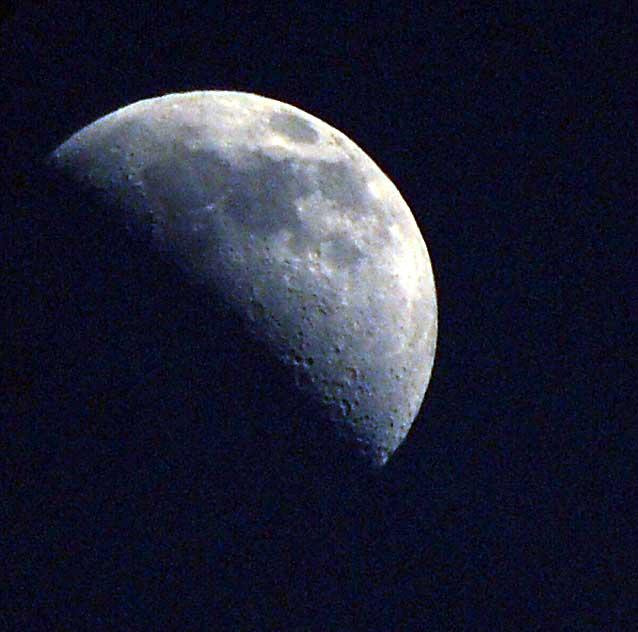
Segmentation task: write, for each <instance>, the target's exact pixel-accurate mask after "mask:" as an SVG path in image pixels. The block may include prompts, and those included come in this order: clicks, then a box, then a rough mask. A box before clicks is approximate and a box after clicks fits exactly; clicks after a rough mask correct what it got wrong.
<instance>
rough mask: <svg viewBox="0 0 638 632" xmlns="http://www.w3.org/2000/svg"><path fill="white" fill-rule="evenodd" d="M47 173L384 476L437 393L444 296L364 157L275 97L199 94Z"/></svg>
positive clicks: (132, 108)
mask: <svg viewBox="0 0 638 632" xmlns="http://www.w3.org/2000/svg"><path fill="white" fill-rule="evenodd" d="M51 163H52V165H53V166H54V168H55V169H56V170H58V171H59V172H60V173H63V174H65V175H66V176H68V177H70V179H71V180H73V181H76V182H77V183H78V185H79V186H82V187H87V188H91V189H94V190H98V191H100V192H101V194H102V195H103V196H106V197H107V198H108V200H109V206H110V208H112V209H113V213H115V214H116V215H118V216H119V219H120V220H121V222H123V223H125V224H126V225H127V226H138V227H140V228H142V229H143V230H145V231H147V232H149V233H150V235H151V242H152V244H153V247H154V248H155V249H157V251H158V252H160V253H162V254H163V255H166V256H167V257H168V258H169V259H170V260H171V261H172V262H174V264H175V265H176V266H178V267H179V268H180V269H181V270H183V271H184V272H185V274H186V275H188V276H190V277H191V278H192V279H193V281H194V282H197V283H198V284H200V285H201V284H203V285H204V286H205V287H206V288H209V289H210V292H211V294H214V295H215V296H217V297H219V299H220V300H221V301H223V303H224V304H225V305H227V306H228V307H229V308H230V309H231V310H232V311H233V312H234V313H236V314H238V315H239V316H240V317H241V318H242V320H243V321H244V322H245V323H246V335H247V336H250V337H253V338H254V339H255V340H259V341H260V343H263V344H264V345H265V348H266V349H267V350H268V353H269V355H270V356H271V357H272V358H273V359H275V360H276V362H277V363H279V364H281V366H282V367H288V368H289V369H290V374H291V376H292V378H291V384H290V387H291V389H294V390H295V392H297V393H300V394H301V395H302V396H303V397H307V398H309V399H312V400H313V401H314V402H318V403H319V405H320V406H321V408H322V410H323V412H324V414H325V416H326V418H327V419H328V420H329V422H330V425H331V427H332V428H333V429H334V432H335V436H337V437H343V438H344V441H345V440H347V441H348V443H349V444H351V445H353V446H355V449H356V451H357V452H358V454H359V456H363V457H364V459H365V460H366V462H368V463H369V464H370V465H371V466H381V465H383V464H384V463H386V461H387V460H388V458H389V457H390V456H391V455H392V453H393V452H394V451H395V450H396V449H397V447H398V446H399V445H400V444H401V442H402V441H403V440H404V439H405V437H406V435H407V433H408V431H409V429H410V427H411V425H412V423H413V420H414V419H415V417H416V415H417V413H418V411H419V409H420V407H421V404H422V401H423V398H424V395H425V391H426V388H427V385H428V382H429V379H430V374H431V370H432V365H433V361H434V352H435V346H436V336H437V305H436V292H435V286H434V279H433V274H432V267H431V264H430V259H429V256H428V251H427V248H426V245H425V243H424V240H423V237H422V235H421V232H420V230H419V228H418V226H417V223H416V221H415V219H414V217H413V215H412V213H411V211H410V209H409V208H408V206H407V204H406V202H405V201H404V200H403V198H402V197H401V195H400V193H399V192H398V190H397V189H396V187H395V186H394V185H393V184H392V182H391V181H390V180H389V178H388V177H387V176H386V175H385V174H384V173H383V172H382V171H381V170H380V169H379V167H378V166H377V165H376V164H375V163H374V162H373V161H372V160H371V159H370V158H369V157H368V156H367V155H366V154H365V153H364V152H363V151H362V150H361V149H360V148H359V147H358V146H357V145H356V144H355V143H353V142H352V141H351V140H350V139H348V138H347V137H346V136H345V135H343V134H342V133H340V132H339V131H337V130H336V129H334V128H332V127H331V126H329V125H327V124H326V123H324V122H322V121H321V120H319V119H317V118H315V117H313V116H311V115H309V114H307V113H305V112H303V111H302V110H299V109H298V108H295V107H293V106H290V105H287V104H284V103H281V102H279V101H276V100H273V99H269V98H265V97H261V96H257V95H254V94H248V93H242V92H231V91H197V92H189V93H182V94H169V95H166V96H162V97H158V98H153V99H147V100H143V101H139V102H137V103H134V104H132V105H129V106H127V107H123V108H121V109H119V110H117V111H115V112H113V113H111V114H109V115H107V116H104V117H103V118H100V119H99V120H97V121H95V122H94V123H92V124H90V125H88V126H87V127H85V128H83V129H82V130H80V131H79V132H77V133H76V134H74V135H73V136H72V137H71V138H70V139H69V140H67V141H66V142H65V143H63V144H62V145H61V146H60V147H58V148H57V149H56V150H55V151H54V152H53V154H52V156H51ZM211 362H214V358H211ZM211 423H214V422H213V421H211ZM266 423H267V421H266ZM308 423H312V420H308Z"/></svg>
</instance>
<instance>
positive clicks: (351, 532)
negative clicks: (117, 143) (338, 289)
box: [0, 2, 638, 630]
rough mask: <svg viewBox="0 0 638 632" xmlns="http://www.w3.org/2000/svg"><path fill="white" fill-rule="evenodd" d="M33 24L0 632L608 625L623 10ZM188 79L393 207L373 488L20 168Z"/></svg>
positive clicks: (631, 260) (257, 375) (13, 286)
mask: <svg viewBox="0 0 638 632" xmlns="http://www.w3.org/2000/svg"><path fill="white" fill-rule="evenodd" d="M43 4H45V5H46V6H40V7H39V8H38V7H37V6H36V5H33V6H29V4H28V3H20V6H19V7H18V8H17V9H14V10H13V11H12V10H11V7H10V6H9V7H8V9H5V10H4V11H5V13H4V16H3V18H2V23H0V59H1V60H2V63H1V70H0V90H1V91H2V99H1V100H0V127H1V131H2V141H3V149H2V156H1V158H0V160H1V162H0V167H1V168H2V177H3V180H4V182H3V185H2V194H1V195H2V227H1V228H2V240H3V255H4V260H3V272H2V275H3V280H4V282H3V286H4V289H3V296H2V299H3V301H2V303H3V308H4V310H5V316H6V324H5V326H4V328H3V333H5V336H4V337H5V339H6V340H5V343H3V345H4V349H6V350H7V351H8V353H7V354H6V355H5V353H4V350H3V364H4V365H5V368H6V369H8V379H7V380H6V381H5V382H4V383H3V384H4V385H3V387H2V400H3V409H6V412H7V414H6V415H4V421H3V426H2V427H3V435H4V437H3V445H2V462H3V464H4V465H5V466H6V467H3V469H5V471H6V472H7V474H8V477H7V478H6V480H7V483H6V485H4V484H3V488H2V490H3V496H4V499H3V503H2V504H3V507H4V510H3V515H2V518H1V520H2V527H3V530H4V532H5V536H3V538H2V541H3V548H5V549H6V551H5V554H4V556H5V559H7V560H8V566H9V567H10V571H9V573H8V574H7V575H6V576H5V577H4V579H3V584H4V587H3V589H2V592H3V594H4V596H5V597H6V601H5V604H4V605H3V608H2V610H0V623H2V625H4V624H5V621H6V626H5V627H7V629H22V630H24V629H36V628H33V627H29V628H27V627H25V625H26V623H25V622H26V621H27V620H30V621H32V622H33V621H37V622H38V623H37V624H36V625H37V626H41V627H42V629H48V630H51V629H59V627H60V626H62V625H67V626H70V629H159V628H162V629H241V628H243V629H351V628H354V629H370V630H390V629H393V630H399V629H402V630H404V629H406V630H407V629H419V630H425V629H434V630H439V629H441V630H443V629H455V630H463V629H470V630H483V629H485V630H493V629H556V630H588V629H591V630H594V629H595V630H599V629H629V627H631V621H632V620H633V619H634V618H635V617H634V616H633V615H632V613H631V610H632V608H633V606H634V601H633V599H632V598H631V591H632V583H633V588H635V584H636V583H637V581H638V579H637V576H636V574H633V575H632V574H631V565H630V556H631V554H632V550H631V547H630V546H629V544H628V542H629V538H630V537H631V535H632V531H634V530H635V522H636V520H635V518H636V516H635V513H633V511H632V502H635V499H634V497H635V493H636V488H635V485H636V456H637V454H636V445H637V440H636V439H637V437H636V424H635V417H636V408H635V406H634V405H633V400H634V399H635V398H634V393H633V391H634V390H635V381H634V380H633V379H631V377H630V374H629V370H630V368H631V365H633V363H634V354H631V355H630V354H629V351H628V349H629V345H630V342H631V337H632V336H635V329H636V326H635V325H636V323H635V309H636V302H635V299H636V277H635V258H636V257H635V248H634V242H635V234H636V224H635V222H636V220H635V216H634V209H635V207H636V202H637V195H636V188H635V185H634V186H633V188H632V182H635V167H634V168H633V169H627V168H625V167H624V165H625V164H626V161H627V158H628V157H630V155H631V154H635V150H636V109H635V108H636V90H635V85H636V84H635V83H633V84H632V81H635V78H636V77H635V70H634V68H635V66H636V50H635V45H634V42H635V39H634V33H633V25H634V19H635V15H634V16H632V14H631V11H630V10H629V8H628V5H627V7H623V5H622V3H613V6H614V7H615V8H613V9H606V10H604V11H603V10H600V9H599V10H592V9H591V8H590V7H587V6H586V5H584V4H582V5H575V4H574V5H571V4H564V3H556V5H557V6H556V7H554V8H549V7H545V6H543V5H542V4H541V3H537V5H536V6H537V9H536V10H531V11H523V10H520V9H513V8H508V7H501V8H498V9H485V10H478V9H471V8H467V9H465V8H463V7H462V6H461V7H459V6H458V5H459V4H460V5H463V4H464V3H447V4H438V3H437V4H436V6H435V7H429V6H420V5H421V4H423V5H425V4H426V3H383V5H381V7H379V8H377V7H374V6H371V5H369V4H368V3H365V5H366V6H365V8H363V7H362V8H360V9H357V10H356V11H352V10H350V9H349V8H347V3H331V2H322V3H306V4H305V5H299V6H298V7H296V8H295V7H292V6H288V7H287V9H286V10H285V11H279V10H278V9H277V8H276V7H274V6H271V5H270V3H265V4H264V5H263V6H260V8H255V9H254V10H247V9H242V10H240V9H239V8H238V6H235V4H234V3H217V2H198V3H190V4H186V3H183V4H171V5H170V6H167V7H166V8H164V7H163V6H161V5H160V3H150V2H136V3H130V6H128V5H124V4H122V5H120V4H118V3H104V4H100V5H98V4H97V3H86V2H68V3H55V2H52V3H43ZM598 4H600V5H601V6H602V5H603V3H598ZM132 7H133V8H132ZM632 85H633V90H632V89H631V86H632ZM194 89H233V90H243V91H248V92H255V93H257V94H262V95H264V96H268V97H272V98H276V99H278V100H281V101H285V102H288V103H291V104H293V105H295V106H298V107H300V108H302V109H304V110H306V111H308V112H310V113H311V114H314V115H315V116H318V117H319V118H321V119H323V120H325V121H326V122H328V123H330V124H331V125H333V126H334V127H336V128H338V129H339V130H341V131H343V132H344V133H346V134H347V135H348V136H350V137H351V138H352V139H353V140H354V141H355V142H356V143H357V144H359V145H360V146H361V147H362V148H363V149H364V150H365V151H366V152H367V153H368V154H369V155H370V156H372V157H373V159H374V160H375V161H376V162H377V163H378V164H379V165H380V167H381V168H382V169H383V170H384V171H385V172H386V173H387V174H388V175H389V176H390V178H391V179H392V180H393V181H394V182H395V184H396V185H397V187H398V188H399V190H400V191H401V192H402V194H403V196H404V197H405V199H406V200H407V202H408V204H409V205H410V207H411V208H412V210H413V212H414V214H415V217H416V218H417V221H418V223H419V225H420V227H421V230H422V232H423V234H424V237H425V240H426V243H427V244H428V248H429V251H430V256H431V259H432V262H433V266H434V271H435V278H436V283H437V289H438V298H439V310H440V311H439V319H440V320H439V323H440V325H439V344H438V351H437V356H436V362H435V366H434V371H433V377H432V380H431V383H430V387H429V389H428V392H427V394H426V400H425V403H424V405H423V408H422V410H421V412H420V414H419V416H418V417H417V419H416V421H415V424H414V426H413V428H412V430H411V432H410V434H409V436H408V438H407V440H406V442H405V443H404V445H403V446H402V447H401V448H400V449H399V450H398V451H397V453H396V454H395V456H394V458H393V459H392V460H391V462H390V463H389V464H388V465H387V467H386V468H385V469H384V470H383V471H382V472H381V473H379V474H376V475H368V474H364V473H361V472H359V471H357V470H356V469H354V470H353V469H352V468H350V467H349V466H348V464H347V463H344V462H343V459H341V458H337V457H335V456H334V455H333V457H332V461H330V460H327V461H325V462H321V463H318V462H315V461H314V460H313V457H311V456H310V455H312V449H311V447H312V444H313V439H312V437H309V436H305V437H304V440H303V441H302V440H301V437H300V435H301V434H303V433H302V432H301V430H300V429H299V428H294V427H293V428H287V429H282V427H281V426H280V425H274V426H273V427H270V426H267V425H266V426H264V424H261V423H259V420H263V418H264V417H268V414H269V410H270V409H269V406H271V405H272V402H273V401H275V400H277V401H278V402H279V401H284V402H285V401H287V394H286V390H285V383H283V385H282V382H281V381H280V382H278V381H277V380H278V376H277V374H276V371H275V369H274V368H273V367H268V366H267V365H266V364H265V360H263V359H260V357H259V355H258V350H257V349H254V347H252V346H251V345H249V344H248V343H247V342H246V341H245V340H243V339H242V337H241V332H240V331H239V330H237V329H236V328H234V325H233V323H232V322H231V321H229V320H228V318H227V317H226V316H224V315H223V314H220V313H217V312H215V309H217V308H216V307H214V306H210V305H208V304H207V303H206V298H205V297H203V296H202V295H201V294H199V293H198V292H197V290H196V289H192V288H191V289H188V288H183V287H182V284H181V283H180V279H179V278H177V277H175V276H174V274H173V272H172V271H171V270H170V269H167V268H164V267H162V263H161V262H157V261H151V260H150V259H149V257H148V256H147V254H146V253H145V252H144V251H143V249H142V248H138V246H139V244H135V243H130V241H128V240H127V239H126V238H125V236H123V235H121V234H119V233H118V232H117V228H116V227H113V226H110V225H109V224H108V218H104V217H102V216H96V215H95V213H94V214H93V216H92V215H91V212H92V211H91V210H90V209H87V208H86V207H83V206H82V203H81V201H80V200H74V198H73V196H72V194H71V193H70V192H67V191H65V190H64V189H63V188H61V187H60V186H59V184H58V183H53V182H51V181H50V180H48V179H47V178H46V177H44V172H43V171H42V167H41V165H40V162H39V161H40V160H41V159H42V158H43V157H44V156H45V155H46V154H47V153H48V152H50V151H51V150H52V149H53V148H55V147H56V146H57V145H58V144H60V143H61V142H62V141H64V140H65V139H66V138H67V137H68V136H69V135H70V134H71V133H73V132H75V131H77V130H78V129H79V128H81V127H82V126H84V125H86V124H88V123H90V122H92V121H93V120H95V119H96V118H99V117H100V116H103V115H104V114H107V113H109V112H111V111H113V110H115V109H117V108H119V107H121V106H123V105H126V104H129V103H132V102H134V101H137V100H139V99H142V98H148V97H154V96H159V95H162V94H165V93H170V92H178V91H188V90H194ZM157 279H162V282H161V283H157ZM211 310H212V311H211ZM211 314H215V316H214V317H211ZM7 334H8V335H7ZM238 350H239V351H238ZM211 358H214V361H213V362H211ZM238 358H239V359H238ZM231 383H236V384H241V387H238V388H236V389H232V388H229V384H231ZM283 405H285V404H283ZM302 444H303V445H302ZM300 445H302V447H301V448H299V446H300ZM632 487H633V489H632ZM634 535H635V534H634ZM632 578H633V579H632ZM30 625H33V623H31V624H30ZM617 626H618V627H617ZM0 627H2V626H1V625H0Z"/></svg>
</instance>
